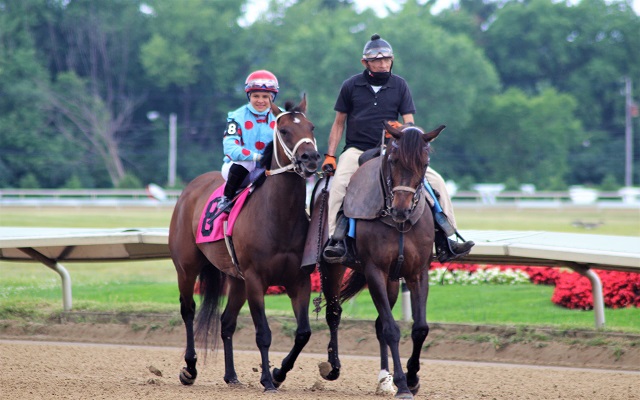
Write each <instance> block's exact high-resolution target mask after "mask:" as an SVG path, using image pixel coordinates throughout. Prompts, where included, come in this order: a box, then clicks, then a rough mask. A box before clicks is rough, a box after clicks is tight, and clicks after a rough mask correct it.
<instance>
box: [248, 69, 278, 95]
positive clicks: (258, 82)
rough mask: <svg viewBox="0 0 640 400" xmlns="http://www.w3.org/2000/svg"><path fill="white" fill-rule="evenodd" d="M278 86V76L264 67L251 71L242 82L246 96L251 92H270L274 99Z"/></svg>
mask: <svg viewBox="0 0 640 400" xmlns="http://www.w3.org/2000/svg"><path fill="white" fill-rule="evenodd" d="M278 88H279V87H278V78H276V76H275V75H274V74H272V73H271V72H269V71H267V70H266V69H261V70H258V71H253V72H252V73H250V74H249V76H247V79H246V80H245V82H244V91H245V92H246V93H247V97H248V96H249V95H250V94H251V92H258V91H259V92H271V93H273V99H274V100H275V98H276V95H277V94H278Z"/></svg>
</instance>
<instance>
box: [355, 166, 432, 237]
mask: <svg viewBox="0 0 640 400" xmlns="http://www.w3.org/2000/svg"><path fill="white" fill-rule="evenodd" d="M381 167H382V158H381V157H374V158H372V159H370V160H369V161H366V162H365V163H364V164H362V165H361V166H360V167H359V168H358V170H356V172H355V173H354V174H353V176H352V177H351V180H350V181H349V186H347V194H346V195H345V198H344V203H343V209H344V215H345V216H346V217H349V218H354V219H366V220H372V219H378V218H381V221H382V222H384V223H385V224H387V225H390V226H396V225H397V224H396V222H394V221H393V219H392V218H391V216H389V215H385V213H384V211H385V193H384V189H383V182H382V174H381V171H380V169H381ZM422 193H423V195H422V196H420V197H419V200H418V204H417V205H416V207H415V209H414V211H413V213H412V214H411V216H410V217H409V222H410V223H411V225H414V224H415V223H416V222H417V221H418V220H419V219H420V217H422V214H423V213H424V211H425V209H426V208H427V207H426V203H427V202H426V200H425V196H424V190H423V191H422Z"/></svg>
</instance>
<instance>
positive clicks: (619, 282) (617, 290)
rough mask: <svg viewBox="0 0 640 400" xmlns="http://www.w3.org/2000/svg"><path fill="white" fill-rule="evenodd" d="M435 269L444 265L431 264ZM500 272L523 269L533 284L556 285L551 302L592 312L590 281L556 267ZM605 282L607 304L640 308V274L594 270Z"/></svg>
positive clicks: (462, 266)
mask: <svg viewBox="0 0 640 400" xmlns="http://www.w3.org/2000/svg"><path fill="white" fill-rule="evenodd" d="M431 265H432V268H440V267H443V265H441V264H439V263H432V264H431ZM447 267H448V268H449V269H450V270H465V271H469V272H470V273H473V272H475V271H476V270H477V269H478V268H483V267H484V266H482V265H477V264H451V265H448V266H447ZM499 268H500V270H503V271H504V270H506V269H520V270H522V271H524V272H526V273H527V274H528V275H529V279H530V280H531V282H532V283H534V284H539V285H555V290H554V291H553V296H552V297H551V301H552V302H553V303H555V304H558V305H560V306H563V307H567V308H571V309H580V310H591V309H593V296H592V290H591V282H590V281H589V279H588V278H586V277H584V276H582V275H580V274H578V273H575V272H570V271H561V270H560V269H559V268H553V267H525V266H518V265H501V266H499ZM595 272H596V274H597V275H598V276H599V277H600V280H601V281H602V294H603V297H604V304H605V306H606V307H610V308H623V307H632V306H635V307H640V274H638V273H632V272H619V271H605V270H595Z"/></svg>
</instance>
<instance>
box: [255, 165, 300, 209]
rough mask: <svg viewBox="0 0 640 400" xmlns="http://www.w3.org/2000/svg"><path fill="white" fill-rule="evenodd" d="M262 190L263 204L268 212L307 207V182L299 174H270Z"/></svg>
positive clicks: (261, 198) (261, 199)
mask: <svg viewBox="0 0 640 400" xmlns="http://www.w3.org/2000/svg"><path fill="white" fill-rule="evenodd" d="M260 192H261V193H260V201H261V205H262V206H263V207H264V208H265V210H268V212H273V211H275V210H284V211H285V212H288V213H290V212H291V211H294V210H295V209H296V208H302V209H304V207H305V204H304V202H305V199H306V192H305V182H304V179H302V178H300V177H299V176H298V175H297V174H294V173H290V172H285V173H282V174H278V175H273V176H268V177H267V179H266V180H265V182H264V184H263V185H262V190H260ZM256 194H257V193H256Z"/></svg>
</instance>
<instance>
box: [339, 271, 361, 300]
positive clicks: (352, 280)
mask: <svg viewBox="0 0 640 400" xmlns="http://www.w3.org/2000/svg"><path fill="white" fill-rule="evenodd" d="M366 284H367V279H366V278H365V276H364V275H363V274H361V273H359V272H356V271H353V270H351V274H349V276H348V277H347V280H346V281H345V282H344V283H343V284H342V289H340V303H344V302H345V301H347V300H349V299H351V298H353V297H354V296H355V295H356V294H358V293H360V291H361V290H362V289H364V287H365V285H366Z"/></svg>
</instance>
